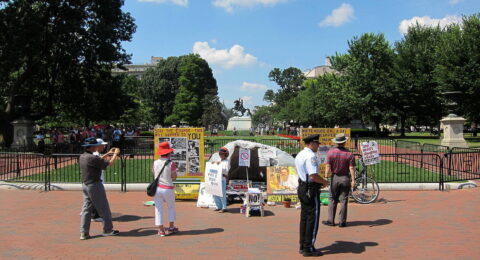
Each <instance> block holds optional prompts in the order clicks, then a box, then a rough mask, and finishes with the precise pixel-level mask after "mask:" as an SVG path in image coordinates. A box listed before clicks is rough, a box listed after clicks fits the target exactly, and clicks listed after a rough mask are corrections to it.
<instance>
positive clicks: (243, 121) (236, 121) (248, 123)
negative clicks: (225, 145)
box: [227, 116, 252, 131]
mask: <svg viewBox="0 0 480 260" xmlns="http://www.w3.org/2000/svg"><path fill="white" fill-rule="evenodd" d="M234 127H235V129H236V130H237V131H240V130H249V129H250V127H252V118H251V117H239V116H234V117H232V118H230V119H228V126H227V130H229V131H233V128H234Z"/></svg>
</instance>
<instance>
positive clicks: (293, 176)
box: [267, 166, 298, 195]
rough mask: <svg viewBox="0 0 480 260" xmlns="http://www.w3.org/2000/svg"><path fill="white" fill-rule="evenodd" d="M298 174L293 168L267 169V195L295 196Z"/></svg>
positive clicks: (277, 167) (273, 167)
mask: <svg viewBox="0 0 480 260" xmlns="http://www.w3.org/2000/svg"><path fill="white" fill-rule="evenodd" d="M297 188H298V174H297V170H296V168H295V166H272V167H267V194H268V195H275V194H277V195H278V194H279V195H287V194H297Z"/></svg>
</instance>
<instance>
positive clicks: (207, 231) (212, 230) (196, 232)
mask: <svg viewBox="0 0 480 260" xmlns="http://www.w3.org/2000/svg"><path fill="white" fill-rule="evenodd" d="M223 231H224V229H223V228H207V229H199V230H185V231H183V230H180V231H179V232H178V233H176V234H175V236H191V235H206V234H213V233H219V232H223Z"/></svg>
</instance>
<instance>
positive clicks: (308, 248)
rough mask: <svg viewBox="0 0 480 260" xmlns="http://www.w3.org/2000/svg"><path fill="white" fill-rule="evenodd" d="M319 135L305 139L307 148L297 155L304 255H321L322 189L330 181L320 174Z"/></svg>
mask: <svg viewBox="0 0 480 260" xmlns="http://www.w3.org/2000/svg"><path fill="white" fill-rule="evenodd" d="M319 137H320V136H319V135H311V136H308V137H306V138H304V139H303V141H304V142H305V148H304V149H303V150H302V151H301V152H300V153H298V154H297V156H296V157H295V166H296V167H297V173H298V178H299V179H298V190H297V193H298V198H299V200H300V203H301V207H302V211H301V217H300V250H299V253H300V254H302V255H303V256H321V255H322V253H321V252H320V251H317V250H316V249H315V239H316V237H317V231H318V224H319V217H320V198H319V196H320V189H321V187H322V185H323V186H327V185H328V182H327V181H326V180H325V179H323V178H322V177H320V175H318V166H319V163H318V158H317V156H316V152H317V150H318V147H319V140H318V139H319Z"/></svg>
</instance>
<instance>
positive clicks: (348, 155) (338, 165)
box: [322, 134, 355, 227]
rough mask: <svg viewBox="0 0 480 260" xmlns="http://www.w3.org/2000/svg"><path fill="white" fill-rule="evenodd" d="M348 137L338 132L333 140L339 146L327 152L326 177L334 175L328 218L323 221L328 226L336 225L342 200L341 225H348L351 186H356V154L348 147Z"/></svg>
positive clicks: (339, 224)
mask: <svg viewBox="0 0 480 260" xmlns="http://www.w3.org/2000/svg"><path fill="white" fill-rule="evenodd" d="M347 140H348V137H346V136H345V134H337V135H336V136H335V138H334V139H332V142H334V143H336V144H337V147H335V148H332V149H330V151H328V153H327V161H326V167H325V177H326V178H327V177H329V175H330V173H333V176H332V185H331V186H330V194H331V196H330V201H329V203H328V220H327V221H323V222H322V223H323V224H325V225H327V226H335V213H336V211H337V204H338V203H339V202H340V206H341V208H340V213H339V218H340V220H339V223H338V226H339V227H345V226H346V225H347V206H348V195H349V193H350V189H351V187H355V156H354V155H353V153H352V152H350V151H349V150H348V149H347V148H345V143H346V142H347Z"/></svg>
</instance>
